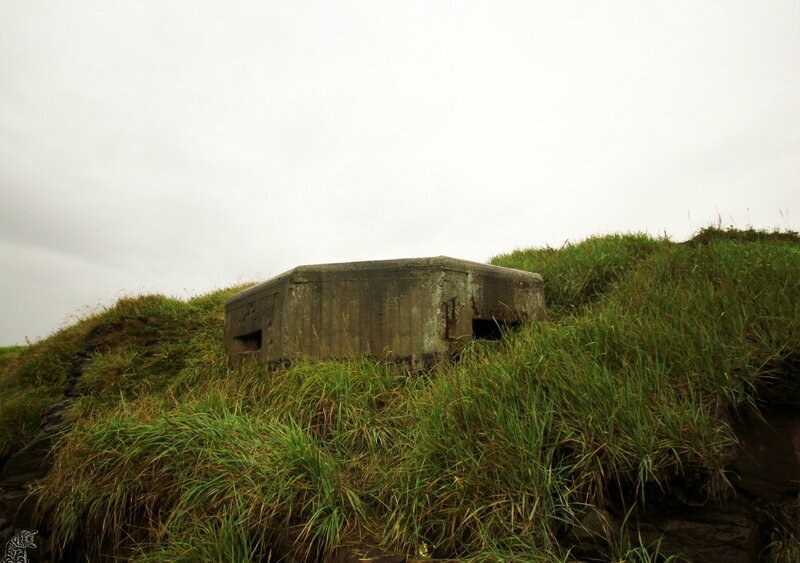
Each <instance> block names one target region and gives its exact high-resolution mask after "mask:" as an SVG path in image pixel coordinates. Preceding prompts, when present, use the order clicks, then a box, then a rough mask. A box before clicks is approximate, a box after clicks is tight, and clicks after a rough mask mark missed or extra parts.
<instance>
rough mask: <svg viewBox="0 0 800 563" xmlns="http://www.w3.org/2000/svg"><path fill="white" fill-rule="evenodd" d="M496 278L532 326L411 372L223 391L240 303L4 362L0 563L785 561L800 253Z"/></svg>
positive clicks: (707, 244)
mask: <svg viewBox="0 0 800 563" xmlns="http://www.w3.org/2000/svg"><path fill="white" fill-rule="evenodd" d="M492 262H493V263H495V264H498V265H502V266H509V267H514V268H519V269H523V270H529V271H535V272H538V273H540V274H541V275H542V276H543V277H544V280H545V292H546V299H547V306H548V318H547V319H546V320H545V321H543V322H539V323H535V324H531V325H528V326H525V327H523V328H522V329H520V330H519V331H517V332H515V333H512V334H508V335H506V337H505V339H504V341H503V343H502V346H500V347H492V346H489V345H484V344H482V343H480V342H473V343H471V344H470V345H469V346H468V347H467V349H465V350H464V352H463V353H462V354H461V357H460V359H459V361H458V362H457V363H453V364H450V363H442V364H440V365H438V366H436V367H435V368H434V369H433V370H430V371H427V372H421V371H415V372H410V371H409V369H408V368H406V367H404V366H403V365H384V364H380V363H377V362H375V361H372V360H369V359H363V360H358V361H352V362H321V363H308V362H307V363H296V364H294V365H291V366H287V367H282V368H273V369H272V370H270V369H267V368H265V367H263V366H260V365H256V364H253V363H250V364H245V365H243V366H241V367H239V368H238V369H236V370H231V369H230V368H229V367H228V362H227V357H226V355H225V352H224V350H223V348H222V327H223V318H224V315H223V312H224V303H225V300H226V299H227V298H228V297H230V296H231V295H232V294H233V293H235V292H236V291H239V290H241V289H242V287H238V288H231V289H228V290H224V291H220V292H216V293H213V294H210V295H205V296H201V297H197V298H194V299H191V300H189V301H181V300H177V299H171V298H166V297H163V296H142V297H132V298H126V299H122V300H120V301H119V302H118V303H117V304H116V305H115V306H114V307H112V308H110V309H108V310H105V311H103V312H101V313H99V314H97V315H95V316H92V317H90V318H86V319H84V320H82V321H80V322H78V323H77V324H75V325H73V326H70V327H67V328H64V329H62V330H60V331H59V332H57V333H56V334H54V335H52V336H51V337H49V338H47V339H46V340H43V341H41V342H38V343H36V344H34V345H32V346H30V347H27V348H25V349H19V350H8V351H7V352H6V351H4V352H3V353H2V355H0V467H5V468H4V469H3V472H2V473H0V501H2V502H3V503H4V504H5V511H6V512H5V514H4V515H3V513H0V529H3V528H5V530H4V533H5V536H4V537H3V538H2V539H3V540H6V539H7V538H8V537H9V536H10V535H11V533H12V524H13V526H14V527H15V528H24V527H28V526H30V527H38V529H40V530H41V531H42V532H43V535H42V537H43V538H45V539H47V538H49V539H50V542H51V544H52V545H51V546H49V547H48V546H47V545H46V544H47V541H43V542H41V549H39V550H38V553H37V554H36V555H38V556H42V555H44V556H47V555H48V553H52V555H53V557H55V558H56V559H59V558H60V559H61V560H83V559H85V558H88V559H89V560H92V561H95V560H102V559H104V558H105V560H109V561H110V560H112V558H113V557H115V556H116V557H120V558H125V559H131V560H136V561H165V560H171V561H199V560H206V561H266V560H269V559H270V558H273V560H277V558H279V557H284V558H285V560H287V561H291V560H294V561H303V560H315V559H318V560H335V561H357V560H358V559H357V558H356V554H357V553H359V552H361V551H364V550H367V549H371V550H373V551H374V554H376V556H377V554H379V553H380V554H383V555H382V556H383V559H381V560H382V561H385V562H389V561H402V560H405V557H408V558H409V559H408V560H419V561H423V560H430V559H432V558H435V559H447V558H450V559H459V560H490V561H572V560H625V561H659V560H664V559H665V558H666V557H668V556H676V554H677V553H679V552H684V553H685V554H687V553H688V556H689V557H691V558H694V559H695V560H698V558H699V557H703V558H705V560H709V561H710V560H714V558H717V557H725V558H726V560H729V561H739V560H741V561H750V560H757V559H754V557H756V558H758V557H762V558H765V559H766V560H773V561H797V560H800V525H799V524H798V522H800V518H798V510H800V506H799V505H798V495H797V486H796V482H795V481H796V479H798V478H800V473H792V472H793V471H795V470H796V469H797V468H796V467H795V466H794V465H792V463H791V460H792V459H793V458H792V457H791V456H792V455H795V456H796V455H797V451H795V450H792V447H797V446H796V445H795V446H793V443H792V438H791V436H794V434H791V432H795V431H796V430H797V429H800V422H798V419H799V417H800V236H798V235H797V233H792V232H788V233H787V232H761V231H753V230H747V231H741V230H721V229H716V228H708V229H705V230H703V231H701V232H700V233H698V235H697V236H695V237H694V238H693V239H692V240H690V241H688V242H685V243H674V242H670V241H668V240H664V239H653V238H650V237H648V236H644V235H615V236H605V237H597V238H590V239H587V240H585V241H583V242H580V243H576V244H568V245H565V246H564V247H562V248H559V249H551V248H544V249H530V250H518V251H514V252H511V253H509V254H504V255H501V256H498V257H496V258H494V259H493V261H492ZM764 420H766V421H768V422H769V421H771V420H780V425H785V426H786V428H788V429H789V430H788V432H789V434H787V435H788V436H789V438H787V439H786V440H783V439H782V438H781V437H780V436H779V437H778V438H776V440H775V443H776V445H775V448H776V449H775V450H774V452H777V453H774V455H776V456H777V458H776V459H778V462H776V463H777V465H778V466H780V468H781V470H782V471H783V473H782V474H781V475H783V477H780V476H779V477H775V476H774V475H772V474H770V475H767V476H766V477H765V474H764V473H763V470H764V468H763V467H761V466H775V463H772V462H764V463H761V465H758V463H757V464H756V465H757V467H755V469H754V468H753V467H754V466H753V465H752V464H750V465H748V463H746V460H747V459H748V456H749V455H750V452H751V451H752V450H751V446H752V444H753V443H755V442H754V441H759V440H761V441H760V442H759V443H765V442H764V441H763V440H762V438H759V436H762V434H759V432H762V430H763V428H765V427H764ZM777 424H778V423H777V422H775V423H774V424H773V426H774V425H777ZM781 428H783V426H781ZM799 435H800V434H799ZM754 436H755V437H754ZM781 436H783V435H781ZM779 438H780V439H779ZM770 443H771V442H770ZM51 445H54V446H55V449H54V456H53V457H52V459H49V458H47V457H46V456H45V454H44V452H46V451H47V449H48V448H49V447H50V446H51ZM781 448H783V449H781ZM20 452H22V453H20ZM36 452H39V453H38V454H37V453H36ZM768 453H769V452H768ZM743 460H744V461H743ZM757 461H758V460H757ZM784 462H785V464H788V465H786V467H784V466H783V465H781V464H782V463H784ZM759 463H760V462H759ZM767 469H769V467H768V468H767ZM781 479H784V481H786V482H783V481H781ZM765 480H766V481H767V483H766V484H765ZM28 487H32V490H31V494H32V496H31V497H30V500H28V501H24V498H25V496H26V494H27V488H28ZM34 500H38V503H39V504H38V506H34ZM18 509H19V512H17V510H18ZM14 513H15V514H16V516H12V514H14ZM676 523H677V524H676ZM676 530H677V531H676ZM681 530H684V531H685V533H684V532H681ZM686 530H688V531H686ZM698 530H700V531H699V532H698ZM698 533H700V534H702V537H713V538H716V539H713V541H712V540H708V542H707V543H708V545H709V546H710V547H708V546H704V545H693V544H692V543H691V541H690V540H689V539H687V538H691V537H695V538H696V537H697V534H698ZM681 534H683V535H681ZM720 538H728V539H720ZM696 543H699V544H703V543H704V541H703V540H701V541H699V542H697V541H696ZM712 544H713V545H712ZM704 549H709V550H711V551H703V550H704ZM726 550H727V551H726ZM29 553H30V555H31V560H34V558H33V556H34V555H35V554H34V552H33V551H31V552H29ZM737 558H738V559H737Z"/></svg>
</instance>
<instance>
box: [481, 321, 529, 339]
mask: <svg viewBox="0 0 800 563" xmlns="http://www.w3.org/2000/svg"><path fill="white" fill-rule="evenodd" d="M518 326H519V323H514V322H508V321H502V320H498V319H472V338H474V339H476V340H500V339H501V338H502V337H503V334H504V333H505V332H508V331H509V330H513V329H515V328H517V327H518Z"/></svg>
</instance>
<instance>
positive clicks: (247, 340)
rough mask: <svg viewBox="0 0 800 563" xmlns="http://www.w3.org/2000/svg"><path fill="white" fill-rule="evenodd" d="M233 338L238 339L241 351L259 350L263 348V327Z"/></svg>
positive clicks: (237, 342)
mask: <svg viewBox="0 0 800 563" xmlns="http://www.w3.org/2000/svg"><path fill="white" fill-rule="evenodd" d="M233 339H234V340H235V341H236V344H237V347H238V348H239V351H240V352H257V351H258V350H261V329H259V330H255V331H253V332H249V333H247V334H243V335H241V336H234V337H233Z"/></svg>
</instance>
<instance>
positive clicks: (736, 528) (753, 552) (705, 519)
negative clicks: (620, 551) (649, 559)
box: [631, 507, 761, 563]
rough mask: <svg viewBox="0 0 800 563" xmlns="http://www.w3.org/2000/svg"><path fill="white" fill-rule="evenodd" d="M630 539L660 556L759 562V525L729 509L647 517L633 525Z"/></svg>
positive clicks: (744, 562)
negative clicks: (639, 541) (637, 538)
mask: <svg viewBox="0 0 800 563" xmlns="http://www.w3.org/2000/svg"><path fill="white" fill-rule="evenodd" d="M632 528H633V530H631V534H636V535H633V536H632V537H641V538H642V540H643V543H644V544H645V545H648V546H649V547H651V549H652V550H653V551H656V550H657V551H658V553H659V554H660V555H662V556H665V557H669V556H678V555H682V556H684V557H686V558H688V559H689V560H690V561H703V562H708V563H714V562H719V563H756V562H757V561H758V560H759V557H758V556H759V551H760V549H761V545H760V541H759V540H760V533H759V526H758V522H757V521H756V520H755V519H754V518H753V517H752V516H751V515H749V514H747V513H745V512H744V511H740V510H739V509H731V507H719V508H717V509H700V510H698V509H693V510H688V511H685V512H683V513H671V514H670V513H667V514H648V515H646V516H645V517H639V518H637V519H636V521H635V522H634V523H633V525H632Z"/></svg>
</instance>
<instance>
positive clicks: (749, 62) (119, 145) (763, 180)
mask: <svg viewBox="0 0 800 563" xmlns="http://www.w3.org/2000/svg"><path fill="white" fill-rule="evenodd" d="M718 219H720V220H721V221H722V222H723V224H725V225H728V224H735V225H736V226H739V227H745V226H748V225H752V226H755V227H767V228H773V227H781V228H791V229H795V230H800V0H792V1H769V0H759V1H755V0H753V1H736V0H721V1H718V2H705V1H701V0H691V1H670V2H647V1H642V0H633V1H590V2H577V1H555V0H547V1H530V0H529V1H525V2H501V1H492V2H469V1H464V2H435V1H431V0H428V1H425V2H409V1H407V0H402V1H395V2H377V1H374V0H369V1H367V0H365V1H362V2H346V1H338V0H337V1H319V2H303V1H297V0H292V1H289V2H269V1H260V2H221V1H212V0H191V1H177V0H169V1H165V0H157V1H144V0H135V1H112V0H95V1H89V0H69V1H64V0H53V1H40V0H15V1H11V0H0V264H2V266H0V295H2V309H1V310H0V315H2V316H1V317H0V345H5V344H13V343H23V342H24V341H25V338H26V337H27V338H29V339H30V340H32V341H34V340H36V339H38V338H41V337H44V336H47V335H48V334H51V333H52V332H53V331H55V330H57V329H58V328H59V327H61V326H64V324H65V323H68V322H71V321H70V320H71V319H74V318H75V316H76V315H81V314H85V313H86V312H87V311H88V310H90V309H92V308H94V309H96V308H98V307H101V306H107V305H111V304H113V303H114V301H115V300H116V299H117V298H119V297H121V296H123V295H131V294H140V293H149V292H159V293H165V294H169V295H177V296H183V297H185V296H187V295H194V294H201V293H205V292H207V291H209V290H212V289H215V288H221V287H226V286H229V285H232V284H234V283H237V282H242V281H245V280H261V279H265V278H268V277H270V276H272V275H276V274H279V273H281V272H282V271H284V270H287V269H289V268H292V267H294V266H296V265H300V264H309V263H325V262H340V261H351V260H367V259H381V258H402V257H413V256H435V255H440V254H444V255H449V256H453V257H456V258H464V259H471V260H478V261H486V260H487V259H489V258H490V257H491V256H493V255H495V254H498V253H500V252H505V251H510V250H513V249H515V248H518V247H530V246H544V245H550V246H560V245H562V244H563V243H564V242H565V241H566V240H571V241H579V240H581V239H583V238H586V237H587V236H590V235H595V234H604V233H610V232H627V231H646V232H649V233H651V234H653V235H660V234H663V233H665V232H666V233H667V234H668V235H670V236H671V237H673V238H674V239H676V240H682V239H685V238H687V237H688V236H690V235H691V233H692V232H693V231H695V230H697V229H698V228H700V227H702V226H705V225H708V224H710V223H713V222H716V221H717V220H718Z"/></svg>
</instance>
